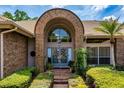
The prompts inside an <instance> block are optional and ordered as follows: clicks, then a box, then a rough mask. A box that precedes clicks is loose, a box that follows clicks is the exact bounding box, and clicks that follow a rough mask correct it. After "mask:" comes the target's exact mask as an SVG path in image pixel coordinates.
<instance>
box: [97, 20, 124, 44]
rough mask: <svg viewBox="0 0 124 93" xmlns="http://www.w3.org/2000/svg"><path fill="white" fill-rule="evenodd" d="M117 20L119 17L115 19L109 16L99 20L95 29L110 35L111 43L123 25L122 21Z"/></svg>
mask: <svg viewBox="0 0 124 93" xmlns="http://www.w3.org/2000/svg"><path fill="white" fill-rule="evenodd" d="M118 20H119V18H117V19H112V18H110V19H109V20H105V21H101V22H100V26H99V27H96V28H95V30H96V31H100V32H103V33H106V34H108V35H110V41H111V43H113V42H114V35H115V34H120V32H119V31H120V30H121V29H122V28H123V26H124V23H119V22H118Z"/></svg>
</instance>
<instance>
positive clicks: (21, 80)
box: [0, 68, 35, 88]
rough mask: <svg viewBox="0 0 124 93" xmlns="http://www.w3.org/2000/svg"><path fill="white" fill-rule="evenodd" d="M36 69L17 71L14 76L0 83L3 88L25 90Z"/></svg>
mask: <svg viewBox="0 0 124 93" xmlns="http://www.w3.org/2000/svg"><path fill="white" fill-rule="evenodd" d="M33 70H35V69H34V68H26V69H23V70H21V71H17V72H15V73H13V74H12V75H10V76H8V77H6V78H5V79H3V80H1V81H0V87H1V88H24V87H28V86H29V84H30V82H31V79H32V73H31V72H32V71H33Z"/></svg>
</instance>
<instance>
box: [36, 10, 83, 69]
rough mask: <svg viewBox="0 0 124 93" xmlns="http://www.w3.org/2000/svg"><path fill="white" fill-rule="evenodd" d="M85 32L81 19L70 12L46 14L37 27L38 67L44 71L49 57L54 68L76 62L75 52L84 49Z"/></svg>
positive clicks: (49, 11)
mask: <svg viewBox="0 0 124 93" xmlns="http://www.w3.org/2000/svg"><path fill="white" fill-rule="evenodd" d="M83 31H84V29H83V25H82V23H81V21H80V19H79V18H78V17H77V16H76V15H75V14H74V13H73V12H71V11H69V10H66V9H58V8H57V9H52V10H48V11H47V12H45V13H44V14H43V15H42V16H41V17H40V18H39V20H38V21H37V23H36V26H35V37H36V39H35V40H36V41H35V43H36V61H35V65H36V67H37V68H38V69H39V70H40V71H44V67H45V65H46V62H47V61H48V57H51V60H52V63H53V64H54V66H67V64H68V61H69V60H75V53H74V52H73V50H74V49H75V48H80V47H83V44H82V43H83V40H82V37H83ZM49 54H50V55H49Z"/></svg>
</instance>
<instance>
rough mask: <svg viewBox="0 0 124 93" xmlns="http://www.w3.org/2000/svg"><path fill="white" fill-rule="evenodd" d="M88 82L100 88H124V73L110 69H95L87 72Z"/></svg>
mask: <svg viewBox="0 0 124 93" xmlns="http://www.w3.org/2000/svg"><path fill="white" fill-rule="evenodd" d="M87 82H88V83H90V82H92V83H93V82H94V84H95V85H96V87H98V88H124V72H123V71H116V70H112V69H111V68H109V67H93V68H91V69H89V70H88V71H87Z"/></svg>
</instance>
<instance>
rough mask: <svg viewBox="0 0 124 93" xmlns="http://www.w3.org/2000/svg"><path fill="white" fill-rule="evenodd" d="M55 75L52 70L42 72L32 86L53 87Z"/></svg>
mask: <svg viewBox="0 0 124 93" xmlns="http://www.w3.org/2000/svg"><path fill="white" fill-rule="evenodd" d="M53 77H54V75H53V73H52V72H50V71H49V72H45V73H40V74H38V75H37V77H36V78H35V79H34V80H33V82H32V83H31V86H30V88H50V87H52V83H53Z"/></svg>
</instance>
